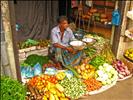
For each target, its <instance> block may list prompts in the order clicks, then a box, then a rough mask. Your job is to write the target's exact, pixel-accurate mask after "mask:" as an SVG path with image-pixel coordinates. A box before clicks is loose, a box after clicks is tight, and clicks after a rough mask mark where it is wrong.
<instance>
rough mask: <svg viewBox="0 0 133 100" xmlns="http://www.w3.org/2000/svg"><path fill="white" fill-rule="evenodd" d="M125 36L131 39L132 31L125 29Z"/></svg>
mask: <svg viewBox="0 0 133 100" xmlns="http://www.w3.org/2000/svg"><path fill="white" fill-rule="evenodd" d="M125 36H126V37H128V38H129V39H131V40H133V33H131V32H130V31H129V30H126V31H125Z"/></svg>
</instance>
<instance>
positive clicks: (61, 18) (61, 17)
mask: <svg viewBox="0 0 133 100" xmlns="http://www.w3.org/2000/svg"><path fill="white" fill-rule="evenodd" d="M65 20H66V21H68V18H67V17H66V16H59V17H58V18H57V22H58V23H61V22H62V21H65Z"/></svg>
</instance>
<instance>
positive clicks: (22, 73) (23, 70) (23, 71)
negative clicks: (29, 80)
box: [20, 66, 27, 78]
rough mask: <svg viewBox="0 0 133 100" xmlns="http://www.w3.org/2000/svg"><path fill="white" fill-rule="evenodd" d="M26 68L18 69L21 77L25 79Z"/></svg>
mask: <svg viewBox="0 0 133 100" xmlns="http://www.w3.org/2000/svg"><path fill="white" fill-rule="evenodd" d="M26 68H27V67H23V66H21V67H20V70H21V76H22V77H23V78H26Z"/></svg>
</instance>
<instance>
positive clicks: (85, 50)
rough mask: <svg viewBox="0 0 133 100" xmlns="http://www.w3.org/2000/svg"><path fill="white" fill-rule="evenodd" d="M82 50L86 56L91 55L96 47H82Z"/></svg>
mask: <svg viewBox="0 0 133 100" xmlns="http://www.w3.org/2000/svg"><path fill="white" fill-rule="evenodd" d="M84 52H85V54H86V56H87V57H92V56H93V55H94V54H95V53H96V49H95V48H93V47H87V48H86V49H84Z"/></svg>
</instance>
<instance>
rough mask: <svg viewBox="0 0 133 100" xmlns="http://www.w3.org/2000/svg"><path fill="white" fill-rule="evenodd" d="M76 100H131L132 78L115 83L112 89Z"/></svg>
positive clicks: (132, 92) (132, 91)
mask: <svg viewBox="0 0 133 100" xmlns="http://www.w3.org/2000/svg"><path fill="white" fill-rule="evenodd" d="M78 100H133V77H132V78H129V79H127V80H124V81H121V82H117V84H116V85H115V86H113V87H112V88H110V89H108V90H106V91H104V92H102V93H99V94H96V95H91V96H86V97H83V98H81V99H78Z"/></svg>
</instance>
